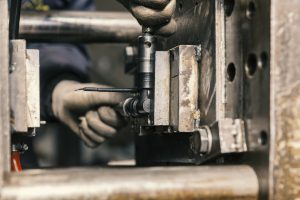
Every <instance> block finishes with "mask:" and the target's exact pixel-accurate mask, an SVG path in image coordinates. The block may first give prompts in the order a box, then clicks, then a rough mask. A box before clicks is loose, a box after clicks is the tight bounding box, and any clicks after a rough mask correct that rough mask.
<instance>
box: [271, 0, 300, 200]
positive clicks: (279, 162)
mask: <svg viewBox="0 0 300 200" xmlns="http://www.w3.org/2000/svg"><path fill="white" fill-rule="evenodd" d="M271 24H272V26H271V27H272V28H271V30H272V38H271V47H272V48H271V50H272V58H271V137H272V138H271V141H272V143H271V155H270V194H271V195H270V199H274V200H285V199H298V198H299V196H300V187H299V186H300V185H299V171H300V159H299V152H300V149H299V147H300V145H299V144H300V137H299V133H300V79H299V77H300V68H299V65H300V48H299V43H300V28H299V24H300V1H298V0H288V1H280V0H274V1H273V2H272V23H271Z"/></svg>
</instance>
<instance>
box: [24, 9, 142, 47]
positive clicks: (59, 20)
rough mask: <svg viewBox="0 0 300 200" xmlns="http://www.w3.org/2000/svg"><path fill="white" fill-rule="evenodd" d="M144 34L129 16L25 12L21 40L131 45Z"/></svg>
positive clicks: (112, 13)
mask: <svg viewBox="0 0 300 200" xmlns="http://www.w3.org/2000/svg"><path fill="white" fill-rule="evenodd" d="M141 32H142V28H141V26H140V25H139V24H138V22H137V21H136V20H135V18H134V17H133V16H132V15H131V14H130V13H126V12H82V11H49V12H35V11H24V12H22V15H21V21H20V38H22V39H26V40H28V41H29V42H70V43H130V42H133V41H135V40H136V38H137V37H138V35H140V34H141Z"/></svg>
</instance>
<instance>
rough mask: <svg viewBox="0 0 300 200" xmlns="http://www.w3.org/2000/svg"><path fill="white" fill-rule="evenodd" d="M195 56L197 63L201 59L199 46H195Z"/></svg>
mask: <svg viewBox="0 0 300 200" xmlns="http://www.w3.org/2000/svg"><path fill="white" fill-rule="evenodd" d="M195 56H196V60H197V62H200V61H201V57H202V47H201V44H200V45H198V46H195Z"/></svg>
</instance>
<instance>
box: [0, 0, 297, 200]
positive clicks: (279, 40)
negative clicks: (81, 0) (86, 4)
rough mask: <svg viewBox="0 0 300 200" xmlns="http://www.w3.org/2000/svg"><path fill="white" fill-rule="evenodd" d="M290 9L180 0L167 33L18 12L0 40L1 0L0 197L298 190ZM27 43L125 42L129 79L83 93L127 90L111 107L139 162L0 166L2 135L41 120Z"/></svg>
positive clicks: (90, 16)
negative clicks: (128, 83)
mask: <svg viewBox="0 0 300 200" xmlns="http://www.w3.org/2000/svg"><path fill="white" fill-rule="evenodd" d="M299 11H300V2H299V1H296V0H288V1H284V2H283V1H280V0H184V1H181V0H178V2H177V8H176V14H175V19H176V21H177V24H178V30H177V32H176V33H175V34H174V35H173V36H171V37H170V38H160V37H157V36H155V35H153V32H152V29H151V28H147V27H144V28H143V31H141V27H140V26H139V25H138V24H137V23H136V22H135V21H134V20H133V19H132V18H130V17H129V16H127V15H124V14H123V13H113V14H109V13H82V12H55V11H52V12H48V13H46V14H45V13H40V14H37V13H32V12H27V13H22V15H21V22H20V34H19V37H20V39H18V40H17V39H16V38H14V37H15V36H14V35H15V34H12V35H11V38H10V39H11V40H10V42H9V34H8V20H5V19H6V18H5V17H7V16H8V7H7V1H6V0H0V15H1V16H2V17H1V18H0V27H1V31H0V46H1V47H3V51H2V52H0V65H1V68H0V76H1V78H0V81H1V82H0V83H1V88H0V92H1V94H3V95H2V96H1V97H0V100H1V101H0V102H1V104H0V106H1V109H0V111H1V115H0V122H1V124H0V130H1V132H2V135H1V138H0V142H1V145H0V146H1V149H0V153H1V155H4V156H2V157H1V158H0V164H1V165H0V170H1V179H0V180H1V181H0V186H2V189H1V190H0V194H1V197H2V198H3V199H53V198H54V199H68V198H70V196H72V199H263V200H264V199H280V200H281V199H297V198H298V197H299V194H300V192H299V186H298V177H299V176H298V170H299V166H300V165H299V159H298V157H299V147H298V146H299V138H300V137H299V130H300V128H299V124H300V123H299V119H300V112H299V110H300V104H299V101H300V98H299V97H300V96H299V94H300V92H299V88H300V84H299V75H300V72H299V70H297V69H296V67H295V66H297V64H299V55H300V48H299V47H298V46H297V44H299V38H300V37H299V35H300V29H299V26H298V24H299V21H300V17H299ZM45 15H46V16H47V20H46V21H45V20H44V19H45ZM13 16H14V15H13ZM112 16H114V18H113V17H112ZM15 17H18V15H15ZM58 18H59V20H57V19H58ZM78 18H80V19H81V20H80V21H79V22H77V21H76V19H78ZM113 19H118V20H113ZM64 20H65V21H64ZM103 20H104V21H106V22H108V21H109V20H111V21H110V22H111V27H110V29H107V28H106V27H104V26H105V25H103V24H109V23H101V22H103ZM33 22H34V23H33ZM58 22H59V23H58ZM63 22H68V23H63ZM75 22H76V23H75ZM81 23H82V24H81ZM49 26H52V28H49ZM12 27H14V26H12ZM89 30H95V31H89ZM117 33H118V34H117ZM86 35H88V36H89V37H83V36H86ZM139 35H140V36H139ZM57 36H59V37H57ZM137 38H138V41H136V39H137ZM25 40H27V41H31V42H60V41H66V42H79V43H91V42H104V41H106V42H114V43H130V46H128V47H127V48H126V49H125V52H126V56H127V59H126V63H125V64H126V67H125V68H126V69H125V71H126V72H127V73H132V74H135V76H136V78H135V80H136V84H135V86H134V87H132V88H115V89H107V88H105V89H104V88H83V89H82V90H86V91H95V92H104V91H105V92H126V93H128V94H129V95H130V97H129V98H128V99H127V100H126V101H124V102H120V108H121V109H120V112H122V113H123V114H124V115H125V116H127V117H128V118H129V120H130V123H131V125H132V127H133V131H134V132H135V134H136V140H135V145H136V161H137V167H139V168H132V169H129V168H125V169H124V168H121V169H118V168H113V169H98V170H96V169H72V170H58V171H47V170H45V171H43V170H42V171H38V172H37V171H32V172H31V171H29V172H23V173H21V174H15V173H10V170H9V169H10V155H11V153H10V151H11V143H10V141H11V138H12V137H11V132H18V133H23V134H25V135H27V136H33V135H34V131H33V130H34V129H35V128H38V127H39V126H40V123H41V122H40V119H39V99H38V98H39V93H38V91H39V88H38V79H39V77H38V74H39V73H38V66H39V63H38V57H39V55H38V51H36V50H26V42H25ZM8 43H10V51H9V49H8ZM9 60H10V65H9V64H8V63H9V62H8V61H9ZM9 94H10V95H11V96H10V98H8V95H9ZM10 117H11V118H10ZM24 119H26V120H24ZM14 141H15V140H14ZM17 141H18V139H17ZM13 147H14V148H13V151H14V152H15V151H22V150H25V149H26V146H24V145H23V144H22V143H20V142H17V143H16V144H14V145H13ZM187 165H188V166H187ZM153 166H160V167H153ZM166 166H173V167H166ZM174 166H176V167H174ZM82 174H84V175H85V176H81V175H82ZM86 177H89V179H88V180H87V179H84V178H86ZM45 180H47V181H45ZM57 185H58V186H60V187H59V189H57V190H53V188H57ZM78 186H80V187H82V188H83V189H82V191H81V190H80V191H79V190H78ZM17 191H20V192H17ZM36 191H38V192H36Z"/></svg>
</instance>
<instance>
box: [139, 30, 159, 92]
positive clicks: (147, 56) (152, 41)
mask: <svg viewBox="0 0 300 200" xmlns="http://www.w3.org/2000/svg"><path fill="white" fill-rule="evenodd" d="M155 50H156V37H155V36H153V35H152V34H150V33H144V34H143V35H142V36H140V37H139V46H138V65H139V67H138V70H139V71H138V73H139V74H138V76H139V80H138V82H139V85H138V87H139V89H151V88H153V85H154V64H155Z"/></svg>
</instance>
